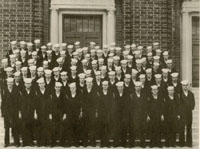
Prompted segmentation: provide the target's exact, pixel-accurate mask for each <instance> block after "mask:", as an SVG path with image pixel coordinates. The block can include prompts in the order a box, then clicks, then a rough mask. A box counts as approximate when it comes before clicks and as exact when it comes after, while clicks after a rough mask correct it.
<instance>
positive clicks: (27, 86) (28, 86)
mask: <svg viewBox="0 0 200 149" xmlns="http://www.w3.org/2000/svg"><path fill="white" fill-rule="evenodd" d="M24 85H25V87H26V89H30V88H31V86H32V84H31V83H24Z"/></svg>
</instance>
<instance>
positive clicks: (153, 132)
mask: <svg viewBox="0 0 200 149" xmlns="http://www.w3.org/2000/svg"><path fill="white" fill-rule="evenodd" d="M151 92H152V94H151V96H150V97H149V98H150V103H149V117H148V118H147V119H148V121H149V120H150V123H151V128H150V140H151V142H150V146H151V147H161V122H163V121H164V119H165V118H164V110H163V109H164V105H163V97H162V94H160V93H159V90H158V86H157V85H152V86H151Z"/></svg>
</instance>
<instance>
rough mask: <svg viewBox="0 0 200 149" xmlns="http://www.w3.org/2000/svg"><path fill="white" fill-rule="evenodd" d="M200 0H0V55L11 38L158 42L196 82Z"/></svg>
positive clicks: (182, 72) (186, 76)
mask: <svg viewBox="0 0 200 149" xmlns="http://www.w3.org/2000/svg"><path fill="white" fill-rule="evenodd" d="M199 17H200V3H199V0H0V21H1V23H0V32H1V34H0V58H2V57H3V56H4V55H5V54H6V52H7V49H8V46H9V43H10V41H12V40H18V41H20V40H24V41H26V42H33V41H34V40H35V39H38V38H39V39H41V41H42V43H43V44H46V43H47V42H49V41H51V42H52V43H62V42H66V43H68V44H71V43H73V42H74V41H80V42H81V45H82V46H87V45H88V44H89V42H90V41H94V42H96V43H97V44H99V45H101V46H102V45H103V44H109V43H111V42H116V44H117V46H124V45H125V44H132V43H136V44H138V45H142V46H147V45H150V44H152V43H153V42H159V43H160V45H161V49H162V50H169V52H170V55H171V56H172V59H173V61H174V65H175V66H176V69H177V70H178V71H179V72H180V75H181V78H182V79H188V80H189V81H190V82H191V83H192V85H193V86H199Z"/></svg>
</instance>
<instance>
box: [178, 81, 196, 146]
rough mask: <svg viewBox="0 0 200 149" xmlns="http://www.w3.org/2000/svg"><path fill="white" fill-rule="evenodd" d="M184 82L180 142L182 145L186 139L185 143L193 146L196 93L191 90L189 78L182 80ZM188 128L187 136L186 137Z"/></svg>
mask: <svg viewBox="0 0 200 149" xmlns="http://www.w3.org/2000/svg"><path fill="white" fill-rule="evenodd" d="M181 84H182V93H181V100H182V103H181V114H182V117H183V126H181V128H182V129H181V133H180V143H181V146H182V145H183V144H184V140H186V142H185V145H186V146H188V147H192V111H193V110H194V107H195V99H194V94H193V93H192V92H191V91H190V90H189V83H188V81H187V80H183V81H181ZM185 127H186V128H187V129H186V138H184V133H185V131H184V130H185Z"/></svg>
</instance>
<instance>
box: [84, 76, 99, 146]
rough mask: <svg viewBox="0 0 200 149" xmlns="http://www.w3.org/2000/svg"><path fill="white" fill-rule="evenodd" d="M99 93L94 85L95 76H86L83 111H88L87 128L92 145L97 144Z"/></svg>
mask: <svg viewBox="0 0 200 149" xmlns="http://www.w3.org/2000/svg"><path fill="white" fill-rule="evenodd" d="M98 95H99V93H98V92H96V90H95V89H94V85H93V78H91V77H88V78H86V89H85V90H84V93H83V96H84V98H83V99H82V100H83V101H82V103H83V111H85V112H86V113H87V117H88V124H87V127H86V129H87V130H88V135H89V141H90V146H96V142H95V138H96V136H95V135H96V131H95V130H96V129H95V123H96V120H97V118H98V112H99V111H98V110H99V109H98V104H99V96H98Z"/></svg>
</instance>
